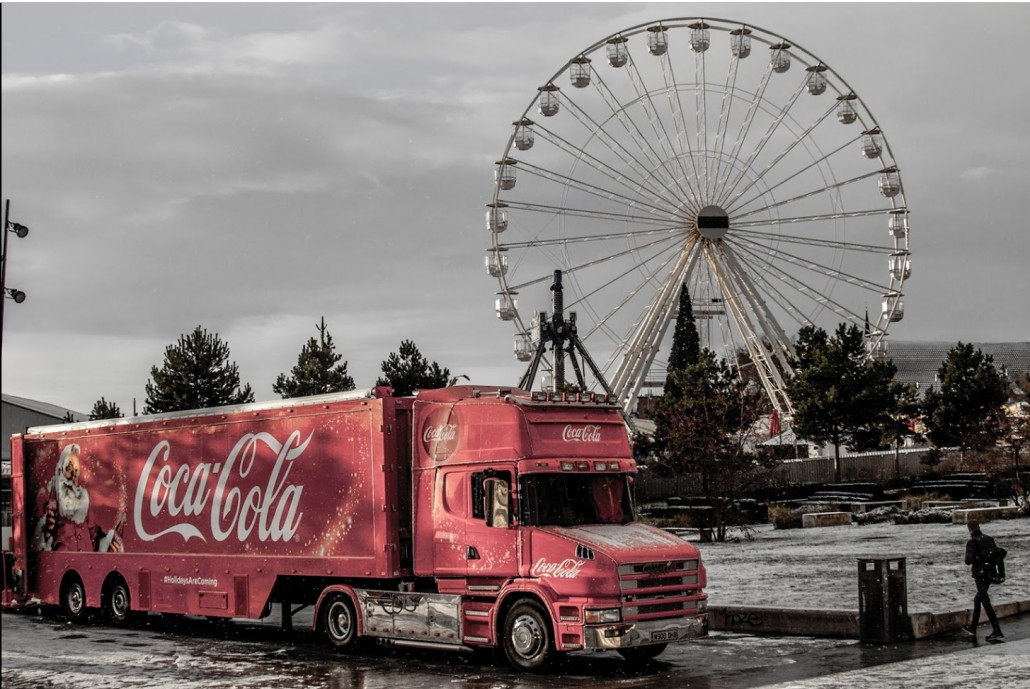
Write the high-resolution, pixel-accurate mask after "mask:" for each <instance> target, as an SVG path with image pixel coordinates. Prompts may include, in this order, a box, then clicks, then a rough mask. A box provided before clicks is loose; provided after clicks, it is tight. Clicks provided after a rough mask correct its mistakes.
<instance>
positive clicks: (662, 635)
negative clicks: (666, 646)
mask: <svg viewBox="0 0 1030 689" xmlns="http://www.w3.org/2000/svg"><path fill="white" fill-rule="evenodd" d="M677 638H679V633H678V632H677V631H676V630H675V629H673V630H672V631H668V632H651V641H675V640H676V639H677Z"/></svg>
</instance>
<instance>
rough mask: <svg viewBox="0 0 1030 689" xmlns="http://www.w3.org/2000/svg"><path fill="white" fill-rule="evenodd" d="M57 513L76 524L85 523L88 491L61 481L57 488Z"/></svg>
mask: <svg viewBox="0 0 1030 689" xmlns="http://www.w3.org/2000/svg"><path fill="white" fill-rule="evenodd" d="M57 511H58V514H60V515H61V516H62V517H67V518H68V519H71V520H72V521H73V522H75V523H76V524H81V523H82V522H84V521H86V515H87V514H89V491H87V490H86V489H85V488H84V487H82V486H77V485H75V484H74V483H73V482H72V481H68V480H64V479H62V480H61V485H60V487H59V488H58V497H57Z"/></svg>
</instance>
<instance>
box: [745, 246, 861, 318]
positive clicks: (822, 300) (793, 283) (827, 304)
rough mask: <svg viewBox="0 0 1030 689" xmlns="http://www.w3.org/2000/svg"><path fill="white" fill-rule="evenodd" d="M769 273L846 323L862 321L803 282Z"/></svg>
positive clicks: (779, 272) (775, 270)
mask: <svg viewBox="0 0 1030 689" xmlns="http://www.w3.org/2000/svg"><path fill="white" fill-rule="evenodd" d="M741 253H742V254H745V255H748V256H751V257H752V258H753V259H755V260H756V261H758V262H762V257H761V256H758V255H756V254H755V253H754V252H751V251H749V250H743V251H741ZM770 272H771V273H772V275H773V277H775V278H776V279H777V280H779V281H780V282H782V283H783V284H785V285H787V286H788V287H791V288H792V289H794V291H796V292H797V293H798V294H800V295H802V296H804V297H806V298H807V299H808V300H810V301H812V302H815V303H816V304H817V305H819V306H821V307H823V308H827V309H829V310H831V311H833V313H835V314H837V315H838V316H840V317H841V318H843V319H845V320H846V321H848V322H850V323H859V322H861V321H862V318H861V316H860V315H859V314H857V313H855V312H854V311H852V310H851V309H849V308H847V307H846V306H844V305H842V304H840V303H838V302H836V301H834V300H833V299H830V298H829V297H828V296H826V295H824V294H822V293H821V292H820V291H819V290H817V289H815V288H814V287H812V286H811V285H809V284H808V283H806V282H805V281H803V280H800V279H798V278H796V277H794V276H793V275H790V274H788V273H786V272H784V271H782V270H779V269H774V270H771V271H770Z"/></svg>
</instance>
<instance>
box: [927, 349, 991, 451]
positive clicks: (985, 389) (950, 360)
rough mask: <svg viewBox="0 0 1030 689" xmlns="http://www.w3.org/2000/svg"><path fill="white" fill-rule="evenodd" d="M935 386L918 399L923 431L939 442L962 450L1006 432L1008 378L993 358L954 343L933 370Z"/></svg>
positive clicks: (975, 447)
mask: <svg viewBox="0 0 1030 689" xmlns="http://www.w3.org/2000/svg"><path fill="white" fill-rule="evenodd" d="M937 379H938V381H939V385H940V389H939V390H935V389H934V388H930V389H929V390H927V392H926V397H925V398H924V399H923V416H924V420H925V422H926V429H927V436H929V438H930V441H931V442H933V444H934V445H936V446H938V447H958V448H959V449H960V450H961V452H962V455H963V459H964V457H965V452H966V450H970V449H972V450H980V449H984V448H988V447H991V446H992V445H994V444H995V443H996V442H997V441H998V439H999V438H1000V437H1001V436H1002V434H1003V433H1004V432H1005V426H1006V425H1005V409H1004V407H1005V402H1006V401H1007V400H1008V397H1009V384H1008V380H1007V379H1006V378H1005V376H1003V375H1002V374H1001V373H1000V372H999V371H998V369H996V368H995V367H994V358H993V357H992V356H991V355H990V354H984V353H983V352H982V351H981V350H979V349H977V350H974V349H973V345H971V344H962V343H961V342H959V343H958V344H957V345H956V346H955V347H953V348H952V349H951V351H949V352H948V356H947V358H945V360H944V362H943V363H942V364H941V367H940V368H939V369H938V370H937Z"/></svg>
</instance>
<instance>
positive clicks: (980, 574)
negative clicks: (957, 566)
mask: <svg viewBox="0 0 1030 689" xmlns="http://www.w3.org/2000/svg"><path fill="white" fill-rule="evenodd" d="M994 547H996V546H995V545H994V539H993V538H991V537H990V536H985V535H984V534H983V533H981V532H980V531H977V532H976V533H974V534H973V535H972V536H971V537H970V538H969V540H968V541H967V542H966V564H967V565H971V569H970V573H971V574H972V575H973V578H974V579H977V580H980V579H983V580H986V579H987V575H986V573H985V571H984V570H985V569H986V565H987V559H988V558H987V555H988V553H989V552H990V551H991V550H992V549H993V548H994Z"/></svg>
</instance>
